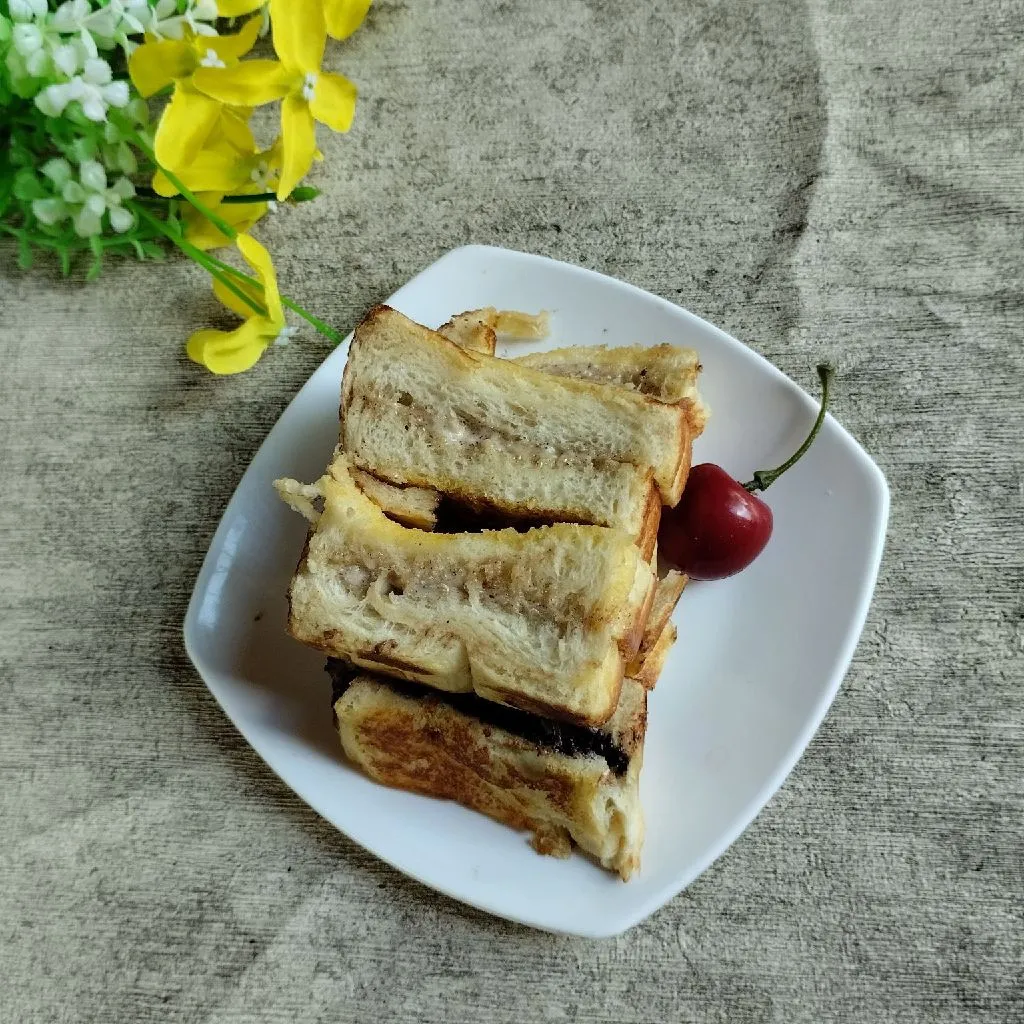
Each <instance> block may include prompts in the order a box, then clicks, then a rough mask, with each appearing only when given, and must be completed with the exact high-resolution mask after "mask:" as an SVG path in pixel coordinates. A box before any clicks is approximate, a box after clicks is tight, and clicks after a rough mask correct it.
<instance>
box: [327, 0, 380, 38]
mask: <svg viewBox="0 0 1024 1024" xmlns="http://www.w3.org/2000/svg"><path fill="white" fill-rule="evenodd" d="M370 2H371V0H325V3H324V16H325V18H326V20H327V34H328V35H329V36H330V37H331V38H332V39H348V37H349V36H350V35H352V33H353V32H355V30H356V29H357V28H359V26H360V25H361V24H362V23H363V19H364V18H365V17H366V12H367V11H368V10H369V9H370Z"/></svg>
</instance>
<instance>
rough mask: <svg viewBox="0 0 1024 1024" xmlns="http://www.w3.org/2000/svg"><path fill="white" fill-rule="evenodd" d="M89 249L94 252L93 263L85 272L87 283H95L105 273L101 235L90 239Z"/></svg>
mask: <svg viewBox="0 0 1024 1024" xmlns="http://www.w3.org/2000/svg"><path fill="white" fill-rule="evenodd" d="M89 248H90V249H91V250H92V262H91V263H90V264H89V269H88V270H87V271H86V272H85V279H86V281H95V280H96V278H97V277H99V276H100V274H102V273H103V243H102V242H101V241H100V236H99V235H93V236H92V237H91V238H90V239H89Z"/></svg>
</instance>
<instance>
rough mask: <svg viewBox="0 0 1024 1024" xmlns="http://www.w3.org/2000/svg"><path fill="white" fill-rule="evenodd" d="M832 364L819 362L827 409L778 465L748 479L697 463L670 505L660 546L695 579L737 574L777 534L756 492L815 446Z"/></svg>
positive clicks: (717, 577) (769, 514)
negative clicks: (740, 479)
mask: <svg viewBox="0 0 1024 1024" xmlns="http://www.w3.org/2000/svg"><path fill="white" fill-rule="evenodd" d="M831 375H832V370H831V367H829V366H827V365H825V364H822V365H821V366H819V367H818V377H819V378H820V380H821V387H822V395H821V408H820V409H819V410H818V417H817V419H816V420H815V421H814V426H813V427H812V428H811V432H810V434H808V436H807V440H806V441H804V443H803V444H802V445H801V446H800V447H799V449H797V451H796V453H795V454H794V455H793V456H792V458H790V459H787V460H786V461H785V462H784V463H783V464H782V465H781V466H779V467H778V468H777V469H771V470H764V469H760V470H758V471H757V472H756V473H755V474H754V479H753V480H751V481H750V482H749V483H747V484H741V483H739V482H738V481H736V480H734V479H733V478H732V477H731V476H730V475H729V474H728V473H726V471H725V470H724V469H722V467H721V466H716V465H715V464H714V463H713V462H704V463H701V464H700V465H699V466H694V467H693V469H691V470H690V475H689V477H688V478H687V481H686V488H685V489H684V490H683V496H682V498H681V499H680V500H679V504H678V505H676V507H675V508H667V509H665V511H664V513H663V515H662V517H661V527H660V529H659V530H658V551H659V553H660V554H661V555H662V557H663V558H665V559H666V561H669V562H672V563H673V564H674V565H676V566H677V567H678V568H680V569H682V571H683V572H685V573H686V574H687V575H688V576H690V577H691V578H692V579H695V580H720V579H724V578H725V577H726V576H732V575H733V574H735V573H738V572H739V571H740V570H741V569H746V567H747V566H748V565H750V563H751V562H752V561H753V560H754V559H755V558H757V556H758V555H759V554H761V552H762V551H763V550H764V547H765V545H766V544H767V543H768V539H769V538H770V537H771V535H772V526H773V525H774V520H773V518H772V510H771V509H770V508H769V507H768V506H767V505H766V504H765V503H764V502H763V501H762V500H761V499H760V498H759V497H757V495H756V494H754V493H753V492H754V491H763V490H765V489H766V488H767V487H769V486H770V485H771V484H773V483H774V482H775V481H776V480H777V479H778V478H779V477H780V476H782V474H783V473H785V472H786V470H787V469H789V468H790V467H791V466H792V465H794V463H796V462H797V460H799V459H800V458H801V456H802V455H803V454H804V452H806V451H807V449H808V448H810V447H811V442H812V441H814V439H815V437H817V435H818V431H819V430H820V429H821V425H822V423H823V422H824V421H825V410H826V408H827V407H828V392H829V383H830V381H831Z"/></svg>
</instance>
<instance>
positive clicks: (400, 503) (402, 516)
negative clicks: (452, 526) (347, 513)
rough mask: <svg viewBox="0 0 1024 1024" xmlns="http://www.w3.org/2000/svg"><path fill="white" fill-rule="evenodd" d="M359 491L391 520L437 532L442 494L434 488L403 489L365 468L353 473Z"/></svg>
mask: <svg viewBox="0 0 1024 1024" xmlns="http://www.w3.org/2000/svg"><path fill="white" fill-rule="evenodd" d="M352 479H353V480H355V482H356V485H357V486H358V488H359V490H361V491H362V492H363V494H365V495H366V496H367V497H368V498H369V499H370V501H372V502H373V503H374V504H375V505H376V506H377V507H378V508H379V509H381V510H382V511H383V512H384V513H385V514H386V515H387V516H388V518H389V519H394V520H395V522H398V523H401V524H402V525H403V526H414V527H416V529H417V530H433V529H434V528H435V527H436V526H437V509H438V506H439V505H440V504H441V495H440V494H439V493H438V492H437V491H435V490H433V489H432V488H430V487H402V486H400V485H399V484H389V483H388V482H387V481H386V480H378V479H377V477H375V476H372V475H371V474H369V473H364V472H363V471H362V470H361V469H356V470H353V471H352Z"/></svg>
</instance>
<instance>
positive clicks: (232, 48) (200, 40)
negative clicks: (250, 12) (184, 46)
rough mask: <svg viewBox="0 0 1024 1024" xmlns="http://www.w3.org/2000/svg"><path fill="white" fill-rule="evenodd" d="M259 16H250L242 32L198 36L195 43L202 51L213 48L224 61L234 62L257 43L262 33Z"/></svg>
mask: <svg viewBox="0 0 1024 1024" xmlns="http://www.w3.org/2000/svg"><path fill="white" fill-rule="evenodd" d="M260 20H261V19H259V18H250V19H249V20H248V21H247V22H246V23H245V24H244V25H243V26H242V29H241V31H240V32H236V33H235V34H234V35H227V36H197V37H196V39H195V43H194V45H195V46H196V48H197V49H199V50H200V51H201V52H202V53H204V54H205V53H206V51H207V50H208V49H209V50H213V52H214V53H216V54H217V56H218V57H220V59H221V60H222V61H224V62H225V63H227V64H232V63H234V62H235V61H236V60H238V59H239V58H240V57H242V56H244V55H245V54H247V53H248V52H249V51H250V50H251V49H252V48H253V46H254V45H255V43H256V37H257V36H258V35H259V34H260Z"/></svg>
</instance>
